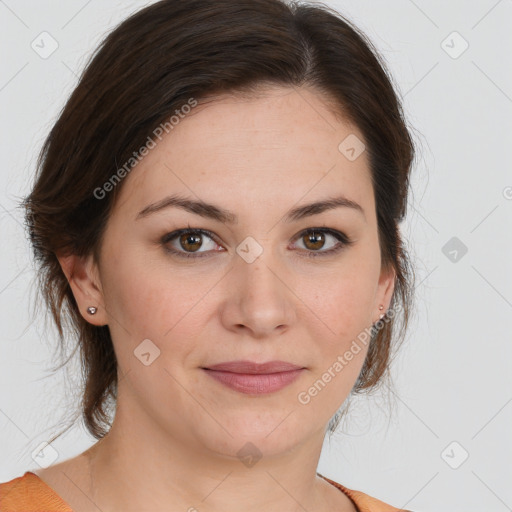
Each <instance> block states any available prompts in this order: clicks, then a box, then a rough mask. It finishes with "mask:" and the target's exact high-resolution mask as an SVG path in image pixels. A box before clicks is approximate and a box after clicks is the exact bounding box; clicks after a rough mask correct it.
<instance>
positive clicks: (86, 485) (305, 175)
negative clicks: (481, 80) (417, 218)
mask: <svg viewBox="0 0 512 512" xmlns="http://www.w3.org/2000/svg"><path fill="white" fill-rule="evenodd" d="M413 155H414V148H413V143H412V140H411V137H410V134H409V132H408V130H407V128H406V124H405V121H404V119H403V115H402V111H401V106H400V103H399V101H398V99H397V97H396V94H395V92H394V89H393V86H392V84H391V81H390V79H389V77H388V75H387V73H386V71H385V68H384V65H383V64H382V62H381V61H380V60H379V57H378V54H377V52H376V51H375V49H374V48H373V47H372V45H371V43H370V42H369V41H368V40H366V38H365V37H364V36H363V35H362V34H361V33H359V32H358V31H357V30H356V29H355V28H354V27H351V26H350V25H349V23H348V22H347V21H346V20H345V19H344V18H342V16H340V15H339V14H338V13H336V12H334V11H332V10H330V9H328V8H327V7H323V6H319V5H308V4H297V3H295V4H293V3H285V2H283V1H281V0H243V1H238V2H232V1H229V0H180V1H177V0H165V1H161V2H157V3H154V4H152V5H150V6H149V7H146V8H144V9H143V10H141V11H139V12H138V13H136V14H134V15H133V16H131V17H130V18H129V19H127V20H126V21H124V22H123V23H122V24H121V25H120V26H119V27H117V28H116V29H115V30H114V31H113V32H112V33H111V34H110V35H108V37H107V38H106V39H105V41H104V42H103V43H102V44H101V46H100V48H99V50H98V52H97V53H96V55H95V56H94V58H93V59H92V61H91V62H90V63H89V65H88V66H87V69H86V70H85V72H84V74H83V76H82V78H81V80H80V82H79V84H78V86H77V87H76V89H75V91H74V92H73V94H72V95H71V97H70V99H69V101H68V102H67V104H66V106H65V108H64V110H63V111H62V113H61V115H60V117H59V119H58V121H57V122H56V124H55V126H54V128H53V129H52V131H51V133H50V135H49V137H48V139H47V141H46V142H45V145H44V147H43V150H42V152H41V156H40V160H39V172H38V174H37V177H36V181H35V184H34V186H33V189H32V190H31V193H30V195H29V196H28V197H27V198H26V201H25V207H26V212H27V214H26V219H27V224H28V227H29V232H30V237H31V241H32V244H33V248H34V252H35V256H36V258H37V261H38V263H39V264H40V278H41V282H40V284H41V290H42V292H43V294H44V297H45V299H46V301H47V304H48V307H49V309H50V311H51V312H52V314H53V318H54V320H55V322H56V325H57V327H58V329H59V332H60V335H61V341H62V342H64V341H65V335H64V332H65V330H64V327H65V326H66V325H68V326H70V327H71V328H72V329H73V330H74V332H75V333H76V336H77V340H78V343H79V347H80V354H81V357H82V361H83V368H84V378H85V387H84V390H83V404H82V410H83V418H84V422H85V425H86V426H87V428H88V430H89V432H90V433H91V434H92V435H93V436H94V437H95V438H96V439H98V442H97V443H96V444H95V445H93V446H92V447H91V448H90V449H88V450H86V451H85V452H84V453H82V454H80V455H79V456H77V457H74V458H71V459H68V460H65V461H63V462H59V463H57V464H54V465H50V466H49V467H41V468H39V469H34V471H27V472H26V473H25V474H24V475H23V476H20V477H18V478H15V479H13V480H11V481H10V482H5V483H3V484H1V485H0V493H1V494H0V496H1V498H0V503H2V505H1V510H2V511H16V510H33V511H42V510H45V511H49V510H52V511H53V510H55V511H56V510H59V511H71V510H73V511H75V512H89V511H93V510H94V511H96V510H101V511H116V510H123V511H125V512H129V511H132V510H133V511H141V510H151V511H160V510H162V511H164V510H166V511H168V510H173V511H174V510H176V511H177V510H188V511H195V510H200V511H221V510H222V511H230V510H235V509H236V510H244V511H249V512H251V511H254V512H255V511H262V510H265V511H266V512H269V511H270V512H272V511H274V510H275V511H277V510H293V511H296V510H297V511H298V510H308V511H313V510H314V511H316V512H327V511H333V510H336V511H343V512H345V511H357V510H359V511H378V512H385V511H396V510H399V509H398V508H396V507H393V506H391V505H388V504H386V503H383V502H382V501H380V500H378V499H377V498H374V497H371V496H369V495H367V494H365V493H364V492H361V491H355V490H351V489H348V488H346V487H345V486H343V485H342V484H340V483H337V482H335V481H333V480H331V479H329V478H327V477H324V476H323V475H320V474H318V473H317V472H316V467H317V464H318V460H319V457H320V453H321V448H322V443H323V440H324V436H325V433H326V432H327V431H329V432H332V431H334V429H335V427H336V425H337V423H338V422H339V420H340V417H341V416H340V413H339V412H338V411H339V410H340V407H341V406H342V405H343V404H344V403H345V401H346V399H347V397H349V395H350V393H351V392H352V393H355V392H360V391H363V390H369V389H372V388H374V387H375V386H377V385H378V384H380V383H381V382H382V379H383V378H385V376H386V372H387V370H388V367H389V361H390V357H391V353H392V349H393V348H394V347H396V345H397V343H398V341H399V340H398V338H399V336H398V335H397V329H396V321H397V319H398V318H399V316H398V312H399V310H402V312H401V319H402V327H403V329H402V330H401V332H399V333H398V334H401V335H402V337H403V334H404V331H405V327H406V325H407V319H408V315H409V306H410V303H411V289H412V273H411V272H410V268H409V261H408V257H407V254H406V251H405V250H404V247H403V243H402V240H401V238H400V233H399V228H398V224H399V222H400V221H401V220H403V218H404V215H405V211H406V202H407V194H408V187H409V172H410V168H411V163H412V160H413ZM395 315H396V316H395ZM111 413H113V414H112V416H113V421H111ZM54 439H55V438H54ZM52 440H53V439H52ZM45 450H46V451H48V450H51V445H48V446H46V447H43V448H42V450H41V453H42V456H43V457H44V456H45Z"/></svg>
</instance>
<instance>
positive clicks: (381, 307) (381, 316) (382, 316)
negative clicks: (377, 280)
mask: <svg viewBox="0 0 512 512" xmlns="http://www.w3.org/2000/svg"><path fill="white" fill-rule="evenodd" d="M379 309H380V310H381V311H382V310H383V309H384V306H383V305H382V304H381V305H380V306H379ZM380 318H381V319H382V318H384V313H382V315H380Z"/></svg>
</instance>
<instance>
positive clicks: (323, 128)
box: [86, 88, 394, 456]
mask: <svg viewBox="0 0 512 512" xmlns="http://www.w3.org/2000/svg"><path fill="white" fill-rule="evenodd" d="M164 135H165V132H164ZM347 137H349V139H347V140H345V139H346V138H347ZM356 137H357V138H358V139H359V141H358V139H356ZM362 140H363V137H362V135H361V134H360V132H359V131H358V130H357V129H356V128H355V127H353V126H350V125H348V124H343V123H341V122H340V121H339V120H338V119H337V118H336V117H334V115H333V114H332V113H331V112H330V110H329V109H328V108H327V107H326V106H325V105H324V103H323V102H322V98H321V96H319V95H318V94H317V93H315V92H314V91H313V90H311V89H306V88H303V89H288V88H273V89H267V92H266V94H265V95H262V96H261V97H259V98H258V99H251V100H248V99H241V98H235V97H228V96H225V97H223V98H222V99H221V100H218V101H215V102H212V103H210V104H209V105H199V106H196V107H195V108H192V111H191V112H190V114H188V115H185V116H184V117H183V119H181V120H180V122H179V124H177V125H174V128H173V129H172V131H171V132H170V133H169V134H168V135H165V136H164V137H163V138H162V140H161V141H159V140H158V139H156V138H155V141H156V142H157V145H156V147H154V148H153V149H151V150H149V153H148V154H147V156H145V157H144V158H143V159H142V161H141V162H140V163H139V164H138V165H136V166H135V167H134V168H133V170H132V171H131V173H130V174H129V175H128V176H127V177H126V178H124V179H125V182H124V183H123V184H122V188H121V190H120V194H119V196H118V199H117V202H116V206H115V208H114V211H113V213H112V216H111V218H110V220H109V223H108V225H107V229H106V232H105V236H104V242H103V245H102V249H101V257H100V264H99V267H98V268H97V269H96V270H97V271H98V273H97V274H95V276H96V277H97V278H98V279H99V285H100V286H99V290H100V291H99V292H98V293H101V295H97V297H98V304H99V311H98V313H97V314H96V315H95V317H94V318H93V317H89V318H88V320H89V321H94V322H95V323H96V322H97V323H98V324H99V325H101V324H106V323H108V325H109V329H110V332H111V335H112V338H113V342H114V347H115V351H116V354H117V358H118V363H119V367H120V370H121V375H122V376H121V377H120V382H119V397H118V415H119V416H120V417H122V418H124V420H126V421H131V422H134V424H137V425H144V426H145V427H146V428H149V429H151V428H153V429H155V431H158V432H159V433H160V434H162V433H163V434H164V435H167V434H168V435H169V436H171V437H172V438H173V439H175V440H177V441H179V442H180V444H182V445H183V444H185V445H188V446H191V447H192V446H193V447H194V449H196V448H198V447H199V448H201V449H202V450H205V449H206V450H210V451H211V452H216V453H222V454H224V455H233V456H236V454H237V452H238V451H239V450H240V449H241V448H242V447H243V446H244V445H245V443H246V442H248V441H250V442H252V443H253V444H254V445H255V446H256V447H257V449H258V450H259V451H260V452H261V453H262V454H268V455H270V454H272V453H274V454H277V453H281V452H283V451H285V450H288V449H291V448H292V447H293V446H296V445H297V444H299V443H302V442H304V441H305V440H307V439H308V438H309V439H312V438H313V437H314V438H315V439H317V440H318V436H320V433H321V438H322V439H323V434H324V432H325V429H326V427H327V424H328V422H329V420H330V418H331V417H332V416H333V414H334V413H335V412H336V410H337V409H338V408H339V407H340V406H341V404H342V403H343V402H344V400H345V398H346V397H347V396H348V394H349V392H350V390H351V388H352V387H353V385H354V383H355V380H356V378H357V376H358V374H359V372H360V369H361V367H362V364H363V362H364V358H365V355H366V352H367V345H366V344H365V343H363V342H361V341H360V338H359V339H358V335H360V334H361V333H364V332H365V329H368V328H369V327H370V326H371V324H372V323H374V322H375V321H377V320H378V319H379V313H380V311H379V309H378V306H379V304H384V306H385V308H386V309H387V307H388V304H389V299H390V296H391V293H392V283H393V277H394V276H393V275H391V276H385V275H382V276H381V268H380V264H381V260H380V251H379V245H378V237H377V221H376V213H375V202H374V195H373V190H372V185H371V181H370V173H369V164H368V160H367V153H366V152H365V151H362V153H361V154H360V155H359V156H358V153H359V152H360V151H361V148H360V146H358V145H357V144H361V142H362ZM344 141H345V142H344ZM341 143H343V144H342V145H341V150H340V148H339V147H340V144H341ZM351 147H353V148H355V149H354V151H351V150H350V148H351ZM118 164H119V162H118ZM118 186H119V185H118ZM171 196H172V197H174V198H177V197H179V198H180V200H181V201H182V204H186V202H187V201H188V202H190V203H189V204H190V205H194V204H195V206H191V207H188V208H185V207H179V203H175V204H174V206H172V205H168V206H167V207H161V208H159V207H158V208H156V207H154V206H155V205H160V206H162V204H163V202H165V200H166V198H169V197H171ZM342 196H343V197H344V198H346V199H348V200H350V201H353V202H354V203H357V204H358V205H359V206H360V208H361V210H359V209H358V208H353V207H347V206H338V207H333V208H330V209H323V208H310V209H307V208H306V209H302V208H303V207H304V206H305V205H308V204H310V203H315V202H323V201H328V200H330V199H335V198H340V197H342ZM199 203H201V205H199ZM203 203H204V204H203ZM205 204H208V205H212V206H208V207H207V206H205ZM297 208H300V209H301V212H302V213H301V214H300V215H299V214H296V215H293V216H291V215H290V212H292V211H293V210H295V209H297ZM192 210H193V211H192ZM141 212H145V213H141ZM221 213H222V214H223V215H224V214H227V216H228V217H227V218H224V219H219V218H217V217H220V215H219V214H221ZM230 217H232V218H230ZM233 219H236V220H233ZM185 228H191V229H192V230H193V232H191V233H190V234H189V235H188V236H187V235H184V236H180V235H179V234H178V235H177V236H168V234H170V233H174V232H175V231H177V230H182V229H185ZM311 228H316V229H311ZM323 229H325V230H328V231H321V230H323ZM202 230H203V231H202ZM307 230H310V231H309V232H308V231H307ZM206 231H207V233H206ZM336 235H339V237H341V241H340V239H338V238H337V236H336ZM166 237H167V238H166ZM343 237H346V238H348V239H349V240H350V241H351V243H350V244H344V243H343V240H344V238H343ZM336 248H338V249H339V250H336ZM187 256H188V257H187ZM87 305H90V302H88V303H87V304H86V306H87ZM148 340H149V341H148ZM354 342H355V344H354ZM347 351H348V352H350V354H348V355H347ZM350 356H351V357H350ZM240 360H244V361H253V362H256V363H263V362H268V361H276V360H280V361H286V362H289V363H292V364H294V365H297V366H298V367H300V368H302V370H299V371H298V372H296V374H295V379H294V380H293V381H292V382H289V383H288V385H286V386H284V387H282V388H281V389H277V390H276V389H274V390H273V391H272V390H270V389H269V388H265V387H262V388H260V391H261V392H259V393H258V392H257V389H256V388H257V386H258V382H260V381H263V380H265V379H267V382H269V381H272V382H275V381H276V380H279V379H277V378H274V379H272V378H270V377H259V381H258V380H257V379H258V378H257V377H245V380H244V379H243V378H239V379H238V380H237V379H234V380H233V382H234V384H233V386H235V387H230V386H228V385H226V384H225V383H223V382H221V381H220V380H218V379H217V378H214V375H215V374H214V373H213V372H212V371H211V370H205V368H209V367H212V366H213V365H216V364H219V363H223V362H231V361H240ZM336 362H338V364H336ZM340 367H341V369H340ZM217 375H221V374H217ZM223 375H224V376H226V375H225V374H223ZM231 377H233V374H231ZM329 377H330V378H329ZM260 384H261V382H260ZM237 386H238V387H237ZM243 386H246V387H243ZM251 386H256V388H255V387H251ZM315 386H316V387H315ZM312 387H314V388H315V389H316V392H315V389H313V390H311V388H312ZM134 419H135V421H134ZM124 420H123V421H124ZM116 421H117V418H116Z"/></svg>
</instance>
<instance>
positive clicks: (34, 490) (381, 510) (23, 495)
mask: <svg viewBox="0 0 512 512" xmlns="http://www.w3.org/2000/svg"><path fill="white" fill-rule="evenodd" d="M318 475H319V476H321V477H322V478H323V479H324V480H326V481H327V482H329V483H330V484H332V485H334V486H335V487H337V488H338V489H339V490H340V491H341V492H344V493H345V494H346V495H347V496H348V497H349V498H350V499H351V500H352V502H353V503H354V505H355V506H356V508H357V509H358V511H359V512H400V511H401V510H403V509H398V508H395V507H392V506H391V505H387V504H386V503H383V502H382V501H380V500H378V499H376V498H372V497H371V496H368V495H367V494H365V493H363V492H361V491H353V490H351V489H347V488H346V487H344V486H343V485H341V484H339V483H337V482H334V481H333V480H331V479H329V478H327V477H325V476H323V475H320V473H318ZM0 512H73V510H72V508H71V507H70V506H69V505H68V504H67V503H66V502H65V501H64V500H63V499H62V498H61V497H60V496H59V495H58V494H57V493H56V492H55V491H54V490H53V489H52V488H51V487H49V486H48V484H46V483H45V482H44V481H43V480H41V478H39V477H38V476H37V475H36V474H35V473H32V472H31V471H27V472H25V474H24V475H23V476H19V477H17V478H13V479H12V480H9V481H8V482H5V483H1V484H0ZM403 512H406V511H403Z"/></svg>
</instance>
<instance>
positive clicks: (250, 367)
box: [206, 360, 303, 374]
mask: <svg viewBox="0 0 512 512" xmlns="http://www.w3.org/2000/svg"><path fill="white" fill-rule="evenodd" d="M302 368H303V367H302V366H297V365H296V364H292V363H287V362H286V361H268V362H267V363H256V362H254V361H246V360H244V361H229V362H225V363H219V364H215V365H212V366H208V367H206V369H207V370H215V371H224V372H232V373H249V374H269V373H280V372H289V371H292V370H301V369H302Z"/></svg>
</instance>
